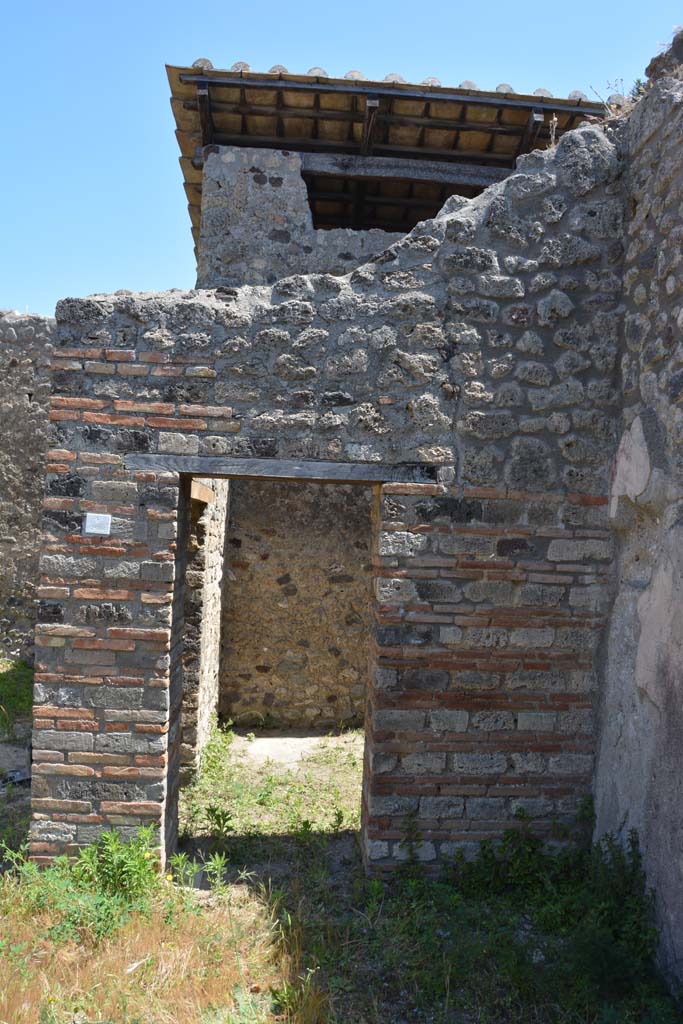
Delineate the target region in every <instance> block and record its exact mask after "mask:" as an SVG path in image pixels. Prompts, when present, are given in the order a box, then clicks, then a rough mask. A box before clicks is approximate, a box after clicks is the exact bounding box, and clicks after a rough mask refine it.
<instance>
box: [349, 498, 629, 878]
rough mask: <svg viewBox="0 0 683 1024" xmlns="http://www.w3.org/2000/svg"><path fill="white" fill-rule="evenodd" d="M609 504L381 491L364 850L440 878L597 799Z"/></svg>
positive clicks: (384, 863) (380, 863)
mask: <svg viewBox="0 0 683 1024" xmlns="http://www.w3.org/2000/svg"><path fill="white" fill-rule="evenodd" d="M604 512H605V499H604V498H600V497H591V496H587V495H559V494H548V495H543V494H527V493H523V492H513V491H506V490H502V491H498V490H495V489H493V488H490V489H489V488H486V489H484V488H479V489H469V490H468V489H465V490H464V491H456V490H455V489H448V488H446V487H438V486H429V485H408V486H406V485H385V486H384V487H383V488H382V498H381V507H380V508H379V509H378V516H379V520H380V521H379V524H378V531H377V532H378V544H377V548H376V554H375V574H376V579H375V587H376V606H375V618H376V629H375V659H376V662H375V668H374V673H373V679H372V688H371V693H370V699H369V707H368V771H367V777H366V794H365V799H364V824H365V835H364V851H365V857H366V863H367V864H368V866H369V867H370V868H371V869H372V870H382V869H388V868H391V867H392V866H393V865H394V864H395V863H396V862H397V861H400V860H402V859H405V857H406V856H407V855H408V850H407V847H406V839H410V838H412V842H413V850H414V852H415V854H416V855H417V857H418V858H419V859H420V860H422V861H424V862H425V864H426V865H428V866H429V865H431V866H433V867H434V868H436V867H437V866H438V865H439V862H443V861H447V860H448V858H449V857H452V856H453V854H454V853H455V851H456V850H457V849H464V850H465V851H466V852H473V851H474V850H475V849H476V845H475V844H478V842H479V841H481V840H482V839H495V838H497V837H499V836H500V835H501V834H502V832H503V831H504V830H505V829H506V828H509V827H511V826H513V827H514V825H515V823H516V821H517V818H516V815H517V814H518V813H519V812H520V811H522V812H524V813H525V814H526V815H527V816H528V817H529V818H530V819H531V821H532V824H533V827H534V828H535V830H536V831H538V832H539V833H541V834H544V835H550V833H551V830H552V823H553V821H561V822H564V823H566V824H569V825H571V823H572V821H573V820H574V816H575V813H576V810H577V806H578V802H579V800H580V798H581V797H582V796H584V795H585V794H587V793H588V792H589V791H590V782H591V777H592V761H593V710H592V703H593V691H594V686H595V676H594V673H593V657H594V653H595V649H596V647H597V643H598V640H599V637H600V632H601V628H602V625H603V618H602V610H603V608H604V605H605V601H606V596H607V595H606V584H607V577H606V571H607V564H608V562H609V559H610V558H611V554H610V542H609V534H608V533H607V530H606V529H605V522H604Z"/></svg>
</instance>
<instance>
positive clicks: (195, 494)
mask: <svg viewBox="0 0 683 1024" xmlns="http://www.w3.org/2000/svg"><path fill="white" fill-rule="evenodd" d="M196 483H197V484H199V485H200V486H199V487H198V488H196V489H195V490H194V491H192V490H191V494H190V524H189V530H188V537H187V565H186V567H185V580H184V583H185V587H184V601H185V603H184V608H183V624H184V629H183V637H182V641H183V654H182V670H183V702H182V711H181V750H180V763H181V781H185V780H186V779H189V778H191V777H192V775H193V774H194V772H195V771H196V769H197V768H198V767H199V760H200V756H201V752H202V750H203V749H204V747H205V745H206V742H207V740H208V739H209V735H210V730H211V716H212V714H215V713H216V712H217V710H218V693H219V685H220V647H221V615H222V605H223V599H224V591H225V575H224V564H225V563H224V558H225V539H226V527H227V514H228V503H229V484H228V481H227V480H201V479H200V480H197V481H196Z"/></svg>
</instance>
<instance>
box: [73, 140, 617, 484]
mask: <svg viewBox="0 0 683 1024" xmlns="http://www.w3.org/2000/svg"><path fill="white" fill-rule="evenodd" d="M612 134H613V133H612ZM618 175H619V159H618V152H617V145H616V141H615V139H614V138H612V137H611V135H610V132H609V131H606V130H604V129H602V128H599V127H595V126H588V127H582V128H581V129H579V130H577V131H575V132H572V133H569V134H567V135H566V136H564V137H563V138H562V140H561V141H560V143H559V144H558V146H557V147H556V148H555V149H553V150H550V151H547V152H545V153H535V154H532V155H531V156H529V157H528V158H526V159H525V160H524V162H523V166H522V169H521V170H520V171H519V172H518V173H515V174H513V175H512V176H511V177H509V178H508V179H507V180H506V181H504V182H502V183H501V184H500V185H496V186H494V187H493V188H490V189H489V190H487V192H485V193H483V194H482V195H480V196H479V197H477V198H476V199H473V200H464V199H460V198H459V197H458V198H456V197H453V198H452V199H451V200H449V201H448V202H447V203H446V205H445V206H444V208H443V210H442V212H441V214H440V215H439V216H438V217H437V218H436V219H434V220H432V221H426V222H423V223H422V224H419V225H418V226H417V227H416V228H415V229H414V230H413V231H412V232H411V233H410V234H408V235H407V236H405V237H404V238H403V239H401V240H399V241H397V242H395V243H393V244H392V245H391V246H390V247H389V248H388V249H386V250H385V251H383V252H382V253H380V254H379V255H377V256H376V257H374V258H373V259H371V261H370V262H369V263H366V264H364V265H363V266H361V267H358V268H357V269H356V270H354V271H353V272H352V273H350V274H348V275H346V276H344V277H334V276H332V275H325V274H322V275H321V274H311V275H308V276H304V275H297V276H293V277H288V278H284V279H282V280H280V281H279V282H277V283H275V284H274V285H272V286H267V287H243V288H240V289H225V288H221V289H218V290H214V291H200V292H185V293H182V292H168V293H163V294H137V295H134V294H114V295H110V296H99V297H98V296H93V297H91V298H90V299H86V300H65V301H64V302H61V303H60V304H59V305H58V309H57V318H58V322H59V345H60V346H62V347H65V348H66V349H67V350H68V349H69V348H71V347H75V346H80V347H82V346H83V345H84V344H87V346H88V347H92V351H93V355H92V357H91V359H90V360H89V361H88V363H87V365H88V366H89V367H90V368H91V372H90V374H89V375H87V376H85V377H84V376H83V375H82V374H81V373H78V372H74V371H77V370H80V369H82V368H83V367H84V365H86V364H85V363H83V362H82V361H80V362H79V357H78V356H77V355H76V354H74V355H73V356H69V355H68V354H67V356H66V358H65V360H64V365H62V360H58V361H57V379H56V382H57V385H58V387H59V389H60V391H61V393H62V394H64V395H65V396H66V395H83V396H84V397H86V396H87V397H88V399H89V400H92V401H95V402H98V403H99V408H100V409H101V410H102V412H103V413H104V412H105V410H114V411H121V412H122V411H123V410H124V408H126V407H127V403H130V402H140V401H142V402H153V403H160V404H161V405H163V406H164V412H163V414H162V415H163V417H164V420H163V423H161V422H160V421H159V420H158V418H154V417H153V420H152V421H151V422H150V423H148V422H147V421H145V420H144V416H143V417H141V418H140V423H138V422H137V420H136V423H135V424H134V427H135V430H133V431H129V432H128V434H126V435H125V436H124V437H123V439H121V438H118V439H117V440H116V444H117V445H119V446H125V444H127V443H129V444H131V445H135V446H137V447H138V449H139V450H145V451H149V452H156V451H160V452H163V451H166V452H171V451H174V452H181V451H182V452H185V453H187V454H195V455H196V454H200V455H202V454H205V455H206V454H233V455H253V454H260V455H266V456H271V457H296V458H302V457H305V458H313V459H336V460H338V459H341V460H348V461H360V462H364V461H365V462H368V461H370V462H372V461H385V462H392V463H397V462H404V461H419V462H426V463H432V464H438V465H450V466H455V467H456V470H455V471H456V472H457V474H458V479H459V480H461V481H462V482H467V483H472V484H477V485H493V484H496V483H498V482H500V480H501V479H504V480H505V481H506V482H507V484H508V486H510V487H513V488H514V487H518V488H529V489H532V490H533V489H536V490H543V489H547V488H549V487H555V486H557V487H560V488H561V489H565V490H570V491H583V492H590V493H604V492H605V491H606V487H607V467H606V460H605V443H606V441H609V439H610V438H611V436H612V432H613V431H612V426H611V420H612V417H613V415H614V412H615V409H616V407H617V406H618V403H619V396H618V391H617V388H616V369H615V367H616V359H617V347H618V342H619V336H620V312H619V297H620V289H621V277H620V261H621V258H622V253H623V247H622V231H623V218H622V203H621V197H620V193H619V188H620V186H619V181H618ZM119 348H125V349H126V350H128V351H129V355H128V356H126V358H129V359H131V360H134V361H136V362H138V363H139V364H140V365H139V369H137V370H136V373H135V374H134V375H133V374H130V373H129V374H127V375H125V376H119V375H116V376H112V375H111V373H110V369H109V367H110V363H109V360H115V359H116V358H117V356H116V351H117V349H119ZM110 349H111V351H112V354H111V355H107V356H106V358H105V357H104V356H102V352H103V351H104V352H107V351H109V350H110ZM98 353H99V354H98ZM98 361H101V362H99V363H98ZM98 365H101V371H99V372H98V370H97V366H98ZM200 405H201V406H204V407H214V408H215V409H218V410H219V411H218V412H214V413H211V412H203V413H196V414H193V413H192V412H190V411H188V410H190V409H191V408H192V407H194V406H200ZM226 407H229V409H230V417H231V418H230V420H229V421H228V419H227V418H226V414H225V412H224V411H223V412H221V411H220V410H224V409H225V408H226ZM93 408H94V407H93ZM150 426H151V427H157V426H159V427H160V428H161V429H159V430H154V429H152V430H150V429H149V428H150ZM102 429H104V428H102ZM82 436H83V442H84V443H85V444H92V443H97V444H100V445H101V444H102V431H101V430H100V431H98V433H97V435H96V437H95V435H93V432H92V429H84V430H83V431H82ZM119 450H122V448H121V447H120V448H119Z"/></svg>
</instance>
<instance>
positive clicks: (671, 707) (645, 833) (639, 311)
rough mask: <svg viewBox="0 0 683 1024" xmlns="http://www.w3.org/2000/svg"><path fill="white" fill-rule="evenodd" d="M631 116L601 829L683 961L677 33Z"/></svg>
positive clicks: (673, 967)
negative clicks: (635, 858) (633, 845)
mask: <svg viewBox="0 0 683 1024" xmlns="http://www.w3.org/2000/svg"><path fill="white" fill-rule="evenodd" d="M677 45H678V50H679V56H678V59H674V56H675V55H674V54H673V53H672V51H669V52H668V53H667V54H663V55H662V56H661V57H660V58H658V59H657V62H653V64H655V63H657V64H659V65H663V66H664V70H665V71H666V74H667V75H668V77H666V76H663V77H662V80H661V81H659V82H658V83H656V84H655V85H654V86H653V87H652V89H651V91H650V92H649V93H648V95H647V96H646V98H645V99H644V100H642V101H641V103H640V104H639V105H638V106H637V107H636V109H635V111H634V112H633V113H632V115H631V117H630V119H629V122H628V128H627V133H626V139H625V144H626V147H627V156H628V174H627V176H626V184H627V199H628V202H627V209H628V212H629V216H628V223H627V234H626V261H625V274H624V304H625V308H626V319H625V343H626V345H625V347H626V350H625V353H624V356H623V360H622V379H623V389H624V411H623V414H622V417H621V422H620V434H621V440H620V445H619V453H618V456H617V460H616V465H615V470H614V477H613V484H612V500H611V516H612V523H613V526H614V529H615V531H616V534H617V537H618V546H617V563H616V570H617V581H618V582H617V587H616V595H615V600H614V604H613V607H612V611H611V616H610V624H609V633H608V637H607V643H606V650H605V656H604V669H603V672H604V684H603V696H602V714H601V741H600V756H599V760H598V766H597V774H596V780H595V793H596V805H597V816H598V822H597V823H598V832H599V833H602V832H604V831H608V830H609V831H614V832H617V833H618V834H620V835H622V836H624V837H625V836H626V834H627V832H628V830H629V829H632V828H635V829H637V830H638V833H639V836H640V842H641V845H642V847H643V852H644V857H645V865H646V868H647V872H648V879H649V882H650V883H651V884H652V885H653V886H654V889H655V892H656V898H657V912H658V920H659V924H660V927H661V940H662V947H661V958H662V964H663V966H664V968H665V970H666V971H667V973H669V974H670V975H677V976H678V977H679V978H680V977H681V964H682V963H683V900H682V899H681V893H683V861H682V860H681V846H682V843H683V816H682V813H681V808H682V807H683V772H682V771H681V765H682V764H683V341H682V333H681V332H682V328H683V253H682V246H681V244H682V242H683V220H682V216H681V214H682V211H683V166H682V164H681V151H682V147H683V81H681V65H680V64H679V63H678V61H680V59H681V57H683V48H682V47H683V35H682V36H681V37H679V39H678V41H677Z"/></svg>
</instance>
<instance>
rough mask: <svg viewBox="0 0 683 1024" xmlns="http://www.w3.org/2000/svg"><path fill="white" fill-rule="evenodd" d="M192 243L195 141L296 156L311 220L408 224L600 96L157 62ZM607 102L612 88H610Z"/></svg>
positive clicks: (599, 110) (576, 118)
mask: <svg viewBox="0 0 683 1024" xmlns="http://www.w3.org/2000/svg"><path fill="white" fill-rule="evenodd" d="M166 70H167V74H168V79H169V83H170V86H171V106H172V109H173V114H174V117H175V121H176V136H177V138H178V144H179V146H180V152H181V157H180V164H181V167H182V170H183V176H184V184H185V192H186V194H187V198H188V206H189V212H190V219H191V221H192V231H193V235H194V238H195V243H197V241H198V236H199V219H200V207H201V188H202V164H203V150H204V147H205V146H251V147H255V148H268V149H286V150H290V151H291V150H294V151H297V152H300V153H304V154H308V155H307V156H306V157H305V158H304V161H303V168H302V173H303V176H304V179H305V180H306V183H307V186H308V192H309V200H310V204H311V209H312V212H313V221H314V224H315V226H316V227H356V228H368V227H383V228H386V229H387V230H390V231H397V230H404V231H408V230H410V228H411V227H413V226H414V224H415V223H417V221H419V220H422V219H425V218H426V217H429V216H433V215H434V214H435V213H436V212H437V211H438V209H440V207H441V205H442V204H443V202H444V201H445V199H446V198H447V197H448V196H449V195H452V194H453V193H458V194H461V195H466V196H472V195H476V194H478V193H479V192H480V191H482V189H483V188H485V187H486V186H487V185H488V184H491V183H492V182H494V181H498V180H500V179H501V178H503V177H505V176H507V174H509V173H510V171H511V170H512V169H513V168H514V165H515V161H516V159H517V157H518V156H520V155H521V154H522V153H525V152H528V151H530V150H532V149H535V148H539V147H545V146H547V145H548V144H549V143H550V141H551V138H553V137H554V138H559V136H560V135H562V134H563V132H565V131H568V130H570V129H571V128H575V127H576V126H577V125H578V124H580V123H581V122H582V121H583V120H585V119H586V118H588V117H593V118H594V117H600V118H601V117H603V116H604V114H605V107H604V105H603V104H602V103H601V102H592V101H590V100H589V99H588V98H587V97H586V96H585V95H584V94H583V93H580V92H573V93H571V94H570V96H569V97H568V98H567V99H561V98H558V97H554V96H552V95H551V94H550V93H549V92H548V91H547V90H546V89H537V90H536V92H535V93H534V94H533V95H531V96H529V95H523V94H519V93H516V92H514V90H513V89H512V87H511V86H510V85H508V84H502V85H499V86H498V87H497V88H496V90H494V91H486V90H481V89H478V88H477V86H476V84H475V83H474V82H470V81H464V82H461V83H460V84H459V85H458V86H457V87H450V86H443V85H441V83H440V82H439V81H438V80H437V79H435V78H428V79H426V80H425V81H424V82H422V83H421V84H419V85H411V84H409V83H407V82H405V81H404V80H403V79H402V78H401V76H400V75H396V74H392V75H387V76H386V78H385V79H384V80H383V81H381V82H375V81H367V80H366V79H365V78H364V77H363V75H362V74H361V72H359V71H349V72H348V73H347V74H346V75H345V76H344V78H329V77H328V76H327V74H326V72H325V71H324V70H323V69H322V68H311V70H310V71H309V72H308V74H306V75H293V74H290V73H289V72H288V71H287V69H286V68H284V67H282V66H281V65H276V66H275V67H273V68H271V69H270V71H268V72H266V73H257V72H252V71H250V69H249V66H248V65H247V64H244V63H241V62H240V63H237V64H234V65H233V67H232V68H231V69H230V70H228V71H220V70H217V69H215V68H213V66H212V65H211V64H210V62H209V61H208V60H204V59H201V60H198V61H196V62H195V64H194V65H193V66H192V67H172V66H167V68H166ZM610 99H611V101H613V102H615V103H616V102H617V101H618V99H619V98H618V97H611V98H610Z"/></svg>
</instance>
